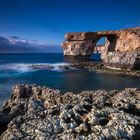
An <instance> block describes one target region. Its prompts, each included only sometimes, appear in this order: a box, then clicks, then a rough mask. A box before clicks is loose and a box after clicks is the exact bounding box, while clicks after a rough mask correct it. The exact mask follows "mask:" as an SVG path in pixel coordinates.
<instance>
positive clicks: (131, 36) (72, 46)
mask: <svg viewBox="0 0 140 140" xmlns="http://www.w3.org/2000/svg"><path fill="white" fill-rule="evenodd" d="M102 37H105V38H106V43H105V45H104V48H103V49H99V50H102V52H116V51H117V52H132V51H133V52H135V51H139V50H140V27H137V28H129V29H124V30H118V31H102V32H77V33H68V34H66V35H65V39H66V41H65V42H64V43H63V44H62V47H63V49H64V55H65V56H75V57H76V56H90V55H91V54H92V53H93V52H94V50H95V48H96V46H97V45H96V44H97V42H98V40H99V39H100V38H102Z"/></svg>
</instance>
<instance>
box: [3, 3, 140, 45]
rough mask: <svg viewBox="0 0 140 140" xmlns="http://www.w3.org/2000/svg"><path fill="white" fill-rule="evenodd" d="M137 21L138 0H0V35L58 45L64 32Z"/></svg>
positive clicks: (139, 15)
mask: <svg viewBox="0 0 140 140" xmlns="http://www.w3.org/2000/svg"><path fill="white" fill-rule="evenodd" d="M139 25H140V0H0V36H4V37H7V36H17V37H20V38H24V39H28V40H35V41H38V42H41V43H46V44H47V45H60V44H61V42H62V41H63V40H64V34H65V33H67V32H79V31H97V30H108V29H110V30H116V29H122V28H128V27H135V26H139Z"/></svg>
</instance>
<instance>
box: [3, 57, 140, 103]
mask: <svg viewBox="0 0 140 140" xmlns="http://www.w3.org/2000/svg"><path fill="white" fill-rule="evenodd" d="M67 63H69V62H67V60H65V59H64V58H63V54H0V104H2V103H3V101H5V100H6V99H8V98H9V96H10V92H11V87H12V86H13V85H15V84H18V83H22V84H34V83H36V84H39V85H43V86H48V87H51V88H55V89H60V90H62V91H64V92H67V91H73V92H75V93H79V92H80V91H82V90H95V89H107V90H111V89H124V88H126V87H138V88H140V84H139V83H140V78H138V77H132V76H126V75H118V74H117V75H113V74H101V73H97V72H88V71H86V70H63V69H60V68H59V67H58V65H64V64H67ZM30 64H50V65H53V66H54V67H55V69H52V70H33V69H31V68H29V67H28V65H30Z"/></svg>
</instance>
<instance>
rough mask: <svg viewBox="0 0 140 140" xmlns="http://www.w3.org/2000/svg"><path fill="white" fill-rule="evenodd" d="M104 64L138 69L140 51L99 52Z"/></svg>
mask: <svg viewBox="0 0 140 140" xmlns="http://www.w3.org/2000/svg"><path fill="white" fill-rule="evenodd" d="M101 59H102V60H103V62H104V63H105V65H107V66H110V67H115V68H123V69H140V52H139V53H138V52H106V53H102V54H101Z"/></svg>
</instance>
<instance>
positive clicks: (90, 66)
mask: <svg viewBox="0 0 140 140" xmlns="http://www.w3.org/2000/svg"><path fill="white" fill-rule="evenodd" d="M70 67H75V68H78V69H86V70H88V71H92V72H94V71H96V72H100V73H113V74H122V75H129V76H138V77H139V76H140V70H135V69H125V68H124V69H123V68H116V67H112V66H108V65H106V64H104V63H102V62H79V63H73V64H71V65H70Z"/></svg>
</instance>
